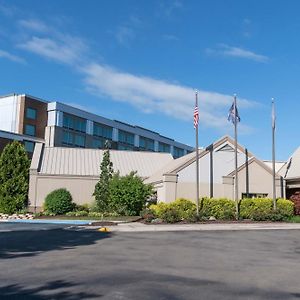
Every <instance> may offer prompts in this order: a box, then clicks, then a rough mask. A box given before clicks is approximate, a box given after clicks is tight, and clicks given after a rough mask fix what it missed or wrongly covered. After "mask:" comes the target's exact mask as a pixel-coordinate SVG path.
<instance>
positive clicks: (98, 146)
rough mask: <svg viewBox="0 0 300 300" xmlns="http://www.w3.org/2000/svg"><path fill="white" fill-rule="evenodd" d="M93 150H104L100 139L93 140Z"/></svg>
mask: <svg viewBox="0 0 300 300" xmlns="http://www.w3.org/2000/svg"><path fill="white" fill-rule="evenodd" d="M93 148H96V149H102V148H104V142H103V140H102V139H93Z"/></svg>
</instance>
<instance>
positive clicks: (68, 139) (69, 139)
mask: <svg viewBox="0 0 300 300" xmlns="http://www.w3.org/2000/svg"><path fill="white" fill-rule="evenodd" d="M63 144H67V145H73V133H71V132H69V131H64V132H63Z"/></svg>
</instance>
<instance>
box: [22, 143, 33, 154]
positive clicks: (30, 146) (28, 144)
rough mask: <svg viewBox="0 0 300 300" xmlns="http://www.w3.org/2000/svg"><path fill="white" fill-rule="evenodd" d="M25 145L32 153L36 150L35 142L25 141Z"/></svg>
mask: <svg viewBox="0 0 300 300" xmlns="http://www.w3.org/2000/svg"><path fill="white" fill-rule="evenodd" d="M24 146H25V149H26V151H27V152H30V153H32V152H33V150H34V142H30V141H24Z"/></svg>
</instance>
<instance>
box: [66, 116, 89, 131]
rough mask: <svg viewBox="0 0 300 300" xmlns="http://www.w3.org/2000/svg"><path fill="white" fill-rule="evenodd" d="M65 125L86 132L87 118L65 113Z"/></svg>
mask: <svg viewBox="0 0 300 300" xmlns="http://www.w3.org/2000/svg"><path fill="white" fill-rule="evenodd" d="M63 127H64V128H68V129H71V130H75V131H79V132H84V133H85V132H86V120H84V119H81V118H78V117H75V116H71V115H68V114H66V113H64V117H63Z"/></svg>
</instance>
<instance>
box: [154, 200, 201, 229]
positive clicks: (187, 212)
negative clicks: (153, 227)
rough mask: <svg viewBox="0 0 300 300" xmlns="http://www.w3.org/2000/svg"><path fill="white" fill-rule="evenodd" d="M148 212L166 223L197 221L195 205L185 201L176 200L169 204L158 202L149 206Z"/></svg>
mask: <svg viewBox="0 0 300 300" xmlns="http://www.w3.org/2000/svg"><path fill="white" fill-rule="evenodd" d="M150 210H151V211H152V212H153V214H154V216H155V217H157V218H160V219H162V220H163V221H164V222H167V223H175V222H178V221H182V220H186V221H189V222H194V221H196V220H197V215H196V204H195V203H194V202H192V201H190V200H187V199H177V200H175V201H174V202H171V203H164V202H160V203H158V204H156V205H151V206H150Z"/></svg>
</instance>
